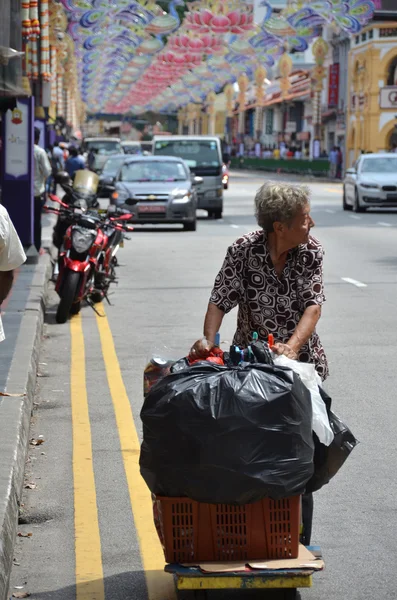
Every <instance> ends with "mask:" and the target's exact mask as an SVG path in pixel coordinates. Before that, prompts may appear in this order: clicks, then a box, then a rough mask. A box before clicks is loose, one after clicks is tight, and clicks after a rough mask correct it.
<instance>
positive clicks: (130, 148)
mask: <svg viewBox="0 0 397 600" xmlns="http://www.w3.org/2000/svg"><path fill="white" fill-rule="evenodd" d="M122 146H123V150H124V152H125V153H126V154H141V152H142V151H141V145H140V144H122Z"/></svg>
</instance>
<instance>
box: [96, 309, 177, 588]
mask: <svg viewBox="0 0 397 600" xmlns="http://www.w3.org/2000/svg"><path fill="white" fill-rule="evenodd" d="M102 309H103V311H104V306H102ZM104 314H105V317H99V316H98V315H97V325H98V329H99V335H100V338H101V346H102V354H103V358H104V362H105V368H106V375H107V379H108V384H109V389H110V394H111V396H112V401H113V407H114V412H115V416H116V423H117V428H118V432H119V436H120V445H121V453H122V456H123V461H124V469H125V474H126V478H127V484H128V490H129V494H130V502H131V507H132V511H133V515H134V522H135V527H136V530H137V534H138V540H139V545H140V549H141V556H142V563H143V568H144V571H145V577H146V583H147V589H148V596H149V600H171V599H174V598H175V597H176V593H175V588H174V583H173V578H172V576H170V575H168V574H167V573H164V564H165V561H164V554H163V551H162V548H161V545H160V542H159V539H158V537H157V533H156V530H155V527H154V523H153V509H152V501H151V496H150V492H149V490H148V488H147V487H146V483H145V482H144V480H143V479H142V477H141V474H140V471H139V452H140V443H139V439H138V434H137V431H136V427H135V423H134V418H133V415H132V410H131V405H130V401H129V398H128V395H127V391H126V389H125V385H124V382H123V377H122V374H121V369H120V365H119V361H118V359H117V354H116V349H115V346H114V341H113V336H112V332H111V330H110V326H109V322H108V319H107V317H106V313H105V311H104Z"/></svg>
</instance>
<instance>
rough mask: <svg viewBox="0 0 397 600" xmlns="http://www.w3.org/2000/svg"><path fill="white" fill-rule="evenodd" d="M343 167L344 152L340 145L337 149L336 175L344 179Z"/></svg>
mask: <svg viewBox="0 0 397 600" xmlns="http://www.w3.org/2000/svg"><path fill="white" fill-rule="evenodd" d="M342 167H343V154H342V150H341V149H340V147H339V146H338V147H337V149H336V177H337V179H342Z"/></svg>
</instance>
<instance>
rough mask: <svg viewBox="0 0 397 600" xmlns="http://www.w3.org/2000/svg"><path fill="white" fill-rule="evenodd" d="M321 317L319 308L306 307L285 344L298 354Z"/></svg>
mask: <svg viewBox="0 0 397 600" xmlns="http://www.w3.org/2000/svg"><path fill="white" fill-rule="evenodd" d="M320 317H321V306H318V305H313V306H308V307H307V309H306V310H305V312H304V313H303V315H302V318H301V320H300V321H299V323H298V325H297V326H296V329H295V331H294V333H293V334H292V336H291V337H290V339H289V340H288V342H287V344H288V346H290V348H292V350H294V352H296V353H298V352H299V350H300V349H301V348H302V346H304V345H305V344H306V343H307V342H308V340H309V339H310V338H311V336H312V335H313V333H314V332H315V329H316V325H317V323H318V322H319V320H320Z"/></svg>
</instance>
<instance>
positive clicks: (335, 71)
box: [328, 63, 339, 108]
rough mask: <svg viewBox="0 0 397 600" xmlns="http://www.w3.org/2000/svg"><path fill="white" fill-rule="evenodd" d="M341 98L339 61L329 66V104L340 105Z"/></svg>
mask: <svg viewBox="0 0 397 600" xmlns="http://www.w3.org/2000/svg"><path fill="white" fill-rule="evenodd" d="M338 98H339V63H334V64H333V65H330V67H329V77H328V106H329V107H330V108H331V107H335V106H338Z"/></svg>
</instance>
